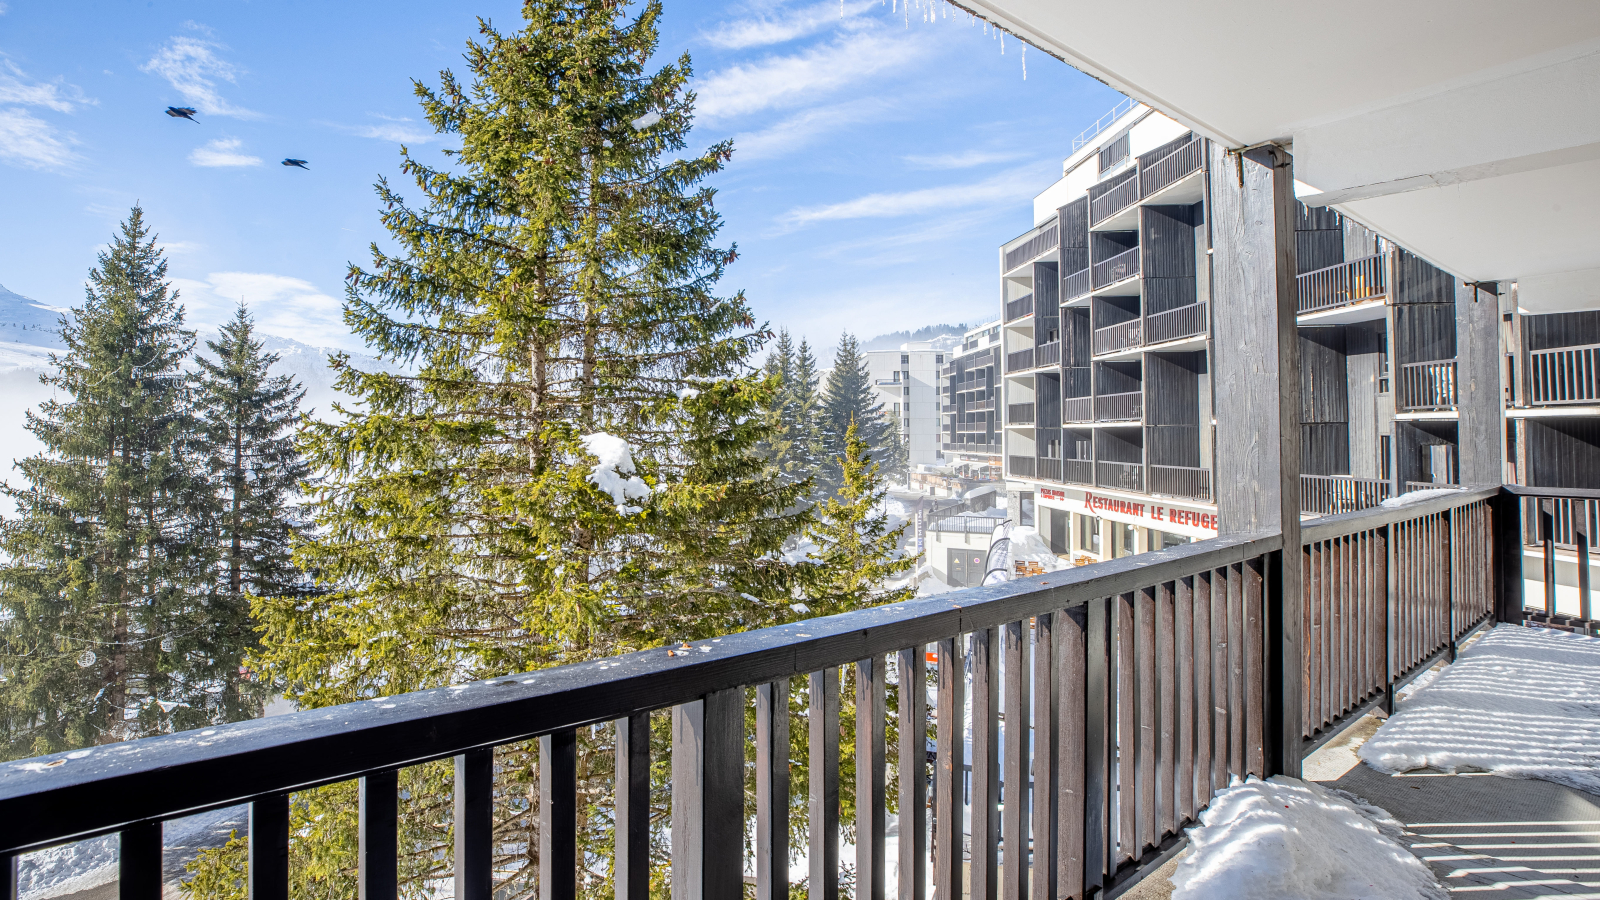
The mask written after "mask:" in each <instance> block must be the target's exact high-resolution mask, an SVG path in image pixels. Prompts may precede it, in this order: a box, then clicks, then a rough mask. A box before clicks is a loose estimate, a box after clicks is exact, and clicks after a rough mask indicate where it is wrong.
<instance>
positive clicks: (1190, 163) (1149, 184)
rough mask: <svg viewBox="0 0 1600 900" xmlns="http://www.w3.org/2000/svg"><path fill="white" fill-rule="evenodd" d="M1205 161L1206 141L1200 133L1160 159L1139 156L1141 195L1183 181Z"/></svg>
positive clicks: (1143, 196)
mask: <svg viewBox="0 0 1600 900" xmlns="http://www.w3.org/2000/svg"><path fill="white" fill-rule="evenodd" d="M1204 162H1205V141H1204V139H1202V138H1201V137H1200V136H1199V135H1195V136H1194V137H1192V138H1190V139H1189V141H1188V143H1185V144H1183V145H1182V146H1180V147H1177V148H1175V149H1174V150H1173V151H1172V152H1171V153H1168V154H1167V155H1165V156H1162V157H1160V158H1159V159H1154V160H1149V159H1146V158H1145V157H1143V156H1141V157H1139V197H1140V199H1144V198H1146V197H1149V196H1151V195H1152V194H1155V193H1156V192H1157V191H1160V190H1161V189H1163V188H1165V187H1168V186H1170V185H1173V184H1176V183H1178V182H1179V181H1182V180H1183V179H1184V178H1185V177H1187V176H1189V175H1192V174H1193V173H1195V172H1198V171H1200V166H1201V164H1203V163H1204Z"/></svg>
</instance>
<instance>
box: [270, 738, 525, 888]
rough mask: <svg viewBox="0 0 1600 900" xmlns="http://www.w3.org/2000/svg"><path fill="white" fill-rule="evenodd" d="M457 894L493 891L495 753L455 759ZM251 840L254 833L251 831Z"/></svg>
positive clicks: (481, 750)
mask: <svg viewBox="0 0 1600 900" xmlns="http://www.w3.org/2000/svg"><path fill="white" fill-rule="evenodd" d="M455 805H456V818H455V832H456V891H455V895H456V897H457V898H459V900H491V895H492V894H493V892H494V858H493V851H494V847H493V841H494V751H493V750H492V749H490V748H488V747H482V748H479V749H477V750H468V751H467V752H466V753H463V754H461V755H460V756H457V757H456V786H455ZM250 834H251V836H252V837H254V835H255V831H254V829H253V828H252V830H251V832H250Z"/></svg>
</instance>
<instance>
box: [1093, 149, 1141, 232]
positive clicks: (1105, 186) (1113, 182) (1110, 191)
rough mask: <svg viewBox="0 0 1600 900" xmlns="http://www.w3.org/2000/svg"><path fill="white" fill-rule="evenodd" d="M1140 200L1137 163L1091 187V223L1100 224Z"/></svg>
mask: <svg viewBox="0 0 1600 900" xmlns="http://www.w3.org/2000/svg"><path fill="white" fill-rule="evenodd" d="M1138 200H1139V167H1138V165H1137V164H1135V165H1133V166H1131V167H1129V168H1128V169H1127V170H1126V171H1124V172H1123V173H1121V174H1120V175H1116V176H1113V177H1112V178H1108V179H1106V180H1105V181H1102V182H1100V183H1099V184H1097V185H1094V186H1092V187H1090V188H1089V224H1090V225H1091V226H1093V225H1099V224H1100V223H1101V222H1104V221H1105V220H1107V219H1109V218H1111V217H1112V216H1114V215H1116V214H1117V213H1119V212H1122V211H1123V210H1125V209H1127V208H1128V207H1130V206H1132V205H1133V204H1134V203H1137V202H1138Z"/></svg>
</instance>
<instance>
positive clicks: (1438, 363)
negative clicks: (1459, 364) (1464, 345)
mask: <svg viewBox="0 0 1600 900" xmlns="http://www.w3.org/2000/svg"><path fill="white" fill-rule="evenodd" d="M1398 399H1399V401H1400V408H1401V409H1405V410H1429V409H1450V408H1451V407H1453V406H1455V405H1456V361H1455V360H1453V359H1438V360H1432V361H1430V362H1419V363H1406V364H1405V365H1403V366H1401V367H1400V396H1399V398H1398Z"/></svg>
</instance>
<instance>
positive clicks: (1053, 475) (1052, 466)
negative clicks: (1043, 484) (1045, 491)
mask: <svg viewBox="0 0 1600 900" xmlns="http://www.w3.org/2000/svg"><path fill="white" fill-rule="evenodd" d="M1037 463H1038V465H1037V466H1036V468H1035V471H1036V472H1037V473H1038V474H1037V475H1035V476H1034V477H1036V478H1038V479H1039V480H1041V481H1060V480H1061V460H1059V459H1049V458H1047V457H1043V456H1041V457H1039V459H1038V460H1037Z"/></svg>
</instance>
